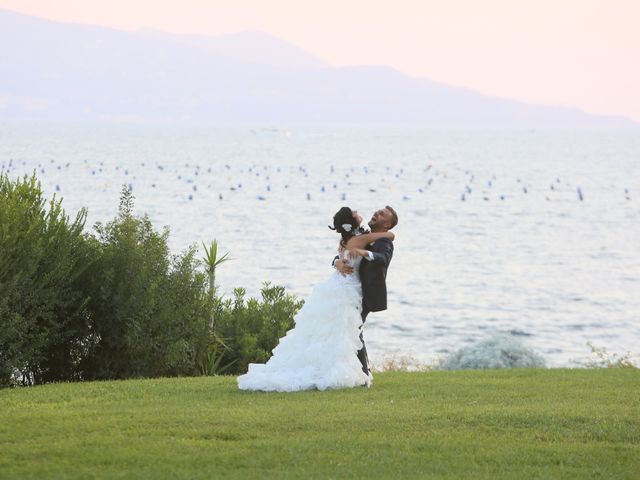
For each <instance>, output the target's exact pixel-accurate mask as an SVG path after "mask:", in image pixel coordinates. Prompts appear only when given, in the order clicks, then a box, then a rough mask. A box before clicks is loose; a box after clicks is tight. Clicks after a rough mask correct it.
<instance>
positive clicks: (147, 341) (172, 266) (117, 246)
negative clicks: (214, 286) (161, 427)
mask: <svg viewBox="0 0 640 480" xmlns="http://www.w3.org/2000/svg"><path fill="white" fill-rule="evenodd" d="M96 233H97V237H96V238H94V239H93V242H94V244H95V248H96V250H97V251H98V260H97V261H96V262H95V264H94V265H93V267H92V269H91V277H90V279H89V282H88V285H87V288H88V292H89V294H90V301H89V310H90V311H91V315H92V322H91V324H92V327H93V333H94V335H95V342H94V344H93V346H92V348H91V349H90V350H89V351H88V353H87V356H86V358H85V359H84V360H83V362H82V373H83V377H84V378H85V379H96V378H100V379H103V378H127V377H139V376H145V377H154V376H167V375H193V374H195V373H196V357H197V355H198V353H199V351H200V350H202V349H204V346H205V345H206V343H207V338H206V337H207V333H208V332H207V325H208V323H209V322H210V321H211V311H212V308H213V305H214V303H213V300H214V299H213V298H212V297H211V296H210V295H208V294H207V277H206V275H205V274H204V273H203V272H201V271H199V269H198V266H197V260H196V259H195V253H196V251H195V249H194V248H190V249H189V250H187V251H186V252H185V253H183V254H182V255H180V256H171V254H170V251H169V247H168V245H167V241H168V236H169V230H168V229H167V228H165V229H164V230H163V231H162V232H161V233H160V232H156V231H155V230H154V229H153V226H152V224H151V222H150V220H149V218H148V217H147V216H144V217H141V218H139V217H135V216H134V215H133V196H132V194H131V192H130V191H129V190H128V189H126V188H125V189H123V192H122V197H121V201H120V209H119V213H118V216H117V217H116V218H115V219H114V220H113V221H111V222H109V223H107V224H106V225H102V224H97V225H96Z"/></svg>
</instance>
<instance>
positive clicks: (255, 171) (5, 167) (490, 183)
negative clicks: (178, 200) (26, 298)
mask: <svg viewBox="0 0 640 480" xmlns="http://www.w3.org/2000/svg"><path fill="white" fill-rule="evenodd" d="M49 164H50V165H55V161H54V160H53V159H52V160H50V162H49ZM83 164H84V165H85V167H86V168H91V175H92V176H97V175H99V174H102V173H105V172H104V162H102V161H101V162H99V163H98V167H96V168H93V167H92V165H91V164H89V162H88V161H87V160H84V162H83ZM22 165H23V166H25V165H26V162H25V161H22ZM70 166H71V163H70V162H67V163H65V164H58V165H55V167H56V169H57V170H58V171H61V170H62V168H63V167H64V168H65V169H68V168H70ZM140 166H141V167H147V163H146V162H141V163H140ZM14 168H15V165H14V162H13V160H12V159H10V160H9V161H8V163H6V162H3V163H2V164H1V165H0V171H3V172H10V171H11V170H13V169H14ZM154 168H156V169H157V170H158V171H161V172H165V170H166V167H165V166H164V165H161V164H159V163H156V164H155V165H154ZM184 168H191V169H193V170H192V171H191V176H192V177H199V176H200V174H201V172H203V173H204V172H206V173H208V174H211V173H214V174H215V172H213V167H212V166H208V167H204V168H203V167H201V166H200V165H192V164H189V163H185V164H184ZM223 168H224V170H225V171H230V170H232V169H233V168H232V166H231V165H229V164H224V167H223ZM384 168H385V170H386V171H387V172H388V173H389V172H391V167H389V166H387V167H384ZM38 169H39V171H40V173H41V174H42V175H44V174H45V173H46V169H45V164H43V163H39V164H38ZM272 169H275V171H276V173H281V172H282V168H281V167H279V166H278V167H274V166H267V165H262V166H258V165H253V166H249V167H246V172H247V173H248V174H251V175H252V176H258V177H260V176H262V178H264V179H265V181H267V182H269V181H270V180H271V177H270V175H263V173H264V172H270V170H272ZM431 169H432V165H431V164H429V165H427V166H426V167H424V168H423V169H422V171H423V173H427V172H430V170H431ZM356 170H359V169H358V168H356V167H351V168H349V170H348V172H347V173H345V175H344V178H345V179H347V178H351V174H352V173H354V172H355V171H356ZM115 171H117V172H121V173H122V174H124V176H125V177H130V178H131V179H132V180H133V181H135V180H136V178H137V177H136V175H130V174H131V172H130V171H129V167H125V166H122V165H116V166H115ZM240 172H241V173H244V172H245V168H241V169H240ZM297 172H299V173H300V174H302V175H304V176H305V177H308V176H309V172H308V170H307V168H306V167H304V166H298V167H297ZM329 172H330V173H331V174H334V173H335V172H336V169H335V167H334V166H333V165H330V166H329ZM362 172H364V174H365V175H368V174H369V173H370V171H369V167H367V166H363V167H362ZM175 173H176V174H177V177H176V178H177V180H179V181H181V182H184V183H186V184H189V185H190V190H191V192H190V193H189V194H188V197H187V198H188V199H189V200H193V199H194V194H195V192H197V191H198V185H197V184H196V183H195V178H190V177H188V176H183V174H182V173H179V172H178V171H177V170H176V171H175ZM404 173H405V170H404V168H399V169H398V170H397V171H395V173H394V175H395V178H399V177H400V175H403V174H404ZM464 173H465V175H467V176H468V177H469V178H468V181H467V184H466V185H465V188H464V190H463V192H462V193H461V195H460V200H461V201H466V200H467V199H469V198H470V196H471V194H472V192H473V190H472V188H471V186H470V184H473V183H474V180H475V178H476V177H475V174H473V173H472V172H470V171H469V170H466V171H465V172H464ZM440 175H441V176H443V177H445V178H446V177H447V175H446V173H442V172H437V171H436V172H435V173H434V175H433V176H430V177H429V178H428V179H427V181H426V183H425V184H424V186H421V187H418V188H417V193H420V194H422V193H425V192H426V191H427V190H428V189H429V187H430V186H431V185H432V184H433V182H434V178H435V177H437V176H440ZM384 180H385V179H384V178H382V182H384ZM495 181H496V175H493V176H492V177H491V178H490V179H489V180H487V181H486V188H488V189H493V187H494V182H495ZM516 182H517V183H519V184H521V185H522V187H521V188H522V192H523V194H528V193H529V188H528V186H527V185H526V184H525V183H524V182H522V180H521V179H520V178H516ZM560 183H561V181H560V178H559V177H558V178H556V180H555V183H551V184H550V185H549V190H550V191H553V192H556V191H557V188H556V185H557V184H560ZM127 185H128V188H129V189H131V190H132V189H133V182H131V181H130V182H128V183H127ZM156 186H157V185H156V183H152V184H151V188H156ZM345 186H346V187H347V188H352V187H353V183H352V182H351V181H350V180H349V181H347V182H345ZM242 187H243V184H242V183H237V184H234V185H232V186H231V187H229V190H230V191H236V190H240V189H242ZM208 188H211V185H209V186H208ZM264 188H265V191H266V193H265V194H258V195H256V199H257V200H260V201H266V200H268V198H269V197H268V195H269V194H271V193H272V191H273V187H272V185H271V183H267V185H266V186H265V187H264ZM283 188H284V189H288V188H289V185H288V184H285V185H284V187H283ZM330 188H333V190H338V183H337V182H333V184H332V187H327V186H325V185H321V186H320V193H326V192H327V191H329V189H330ZM55 190H56V192H60V191H61V190H62V189H61V186H60V184H56V185H55ZM369 191H370V192H375V191H376V189H373V188H370V189H369ZM483 193H485V194H484V195H482V198H483V200H485V201H489V200H490V199H491V197H489V196H488V195H486V192H483ZM305 196H306V199H307V200H311V199H312V194H311V192H307V193H306V194H305ZM510 196H511V195H510ZM576 196H577V199H578V200H579V201H584V199H585V197H584V193H583V191H582V188H581V187H577V188H576ZM624 197H625V198H626V199H627V200H631V195H630V193H629V189H628V188H625V189H624ZM218 198H219V199H220V200H223V199H224V196H223V194H222V193H219V194H218ZM340 198H341V199H342V200H345V199H346V193H345V192H342V193H341V194H340ZM498 198H499V199H500V200H506V198H507V195H505V194H501V195H499V196H498ZM545 199H546V200H551V197H549V196H545ZM402 200H404V201H409V200H411V197H410V196H409V195H403V196H402Z"/></svg>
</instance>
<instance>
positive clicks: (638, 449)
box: [0, 369, 640, 479]
mask: <svg viewBox="0 0 640 480" xmlns="http://www.w3.org/2000/svg"><path fill="white" fill-rule="evenodd" d="M0 477H1V478H11V479H14V478H38V479H40V478H82V479H84V478H127V479H128V478H154V479H155V478H216V477H236V478H247V477H249V478H283V477H288V478H310V477H311V478H336V477H340V478H469V479H471V478H473V479H475V478H492V479H493V478H505V479H529V478H540V479H548V478H562V479H565V478H576V479H585V478H629V479H638V478H640V371H639V370H631V369H629V370H627V369H601V370H496V371H469V372H427V373H379V374H377V375H376V376H375V382H374V386H373V387H372V388H371V389H366V388H357V389H349V390H337V391H326V392H315V391H314V392H302V393H288V394H280V393H268V394H267V393H257V392H241V391H239V390H237V388H236V383H235V378H232V377H208V378H181V379H157V380H135V381H120V382H92V383H84V384H83V383H76V384H58V385H48V386H42V387H35V388H22V389H11V390H9V389H5V390H0Z"/></svg>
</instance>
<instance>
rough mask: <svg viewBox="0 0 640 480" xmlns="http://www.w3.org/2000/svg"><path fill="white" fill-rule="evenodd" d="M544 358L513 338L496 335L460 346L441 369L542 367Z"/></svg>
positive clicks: (447, 358) (445, 360) (446, 359)
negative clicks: (463, 346) (472, 343)
mask: <svg viewBox="0 0 640 480" xmlns="http://www.w3.org/2000/svg"><path fill="white" fill-rule="evenodd" d="M542 367H545V361H544V358H542V357H541V356H540V355H539V354H538V353H536V352H534V351H533V350H530V349H529V348H527V347H525V346H524V345H523V344H522V343H520V342H518V341H517V340H515V339H514V338H511V337H507V336H504V335H496V336H493V337H491V338H488V339H486V340H483V341H481V342H478V343H476V344H474V345H470V346H468V347H465V348H461V349H460V350H457V351H455V352H453V353H451V354H450V355H449V356H448V357H446V358H445V359H444V362H443V363H442V366H441V368H442V369H443V370H476V369H484V368H542Z"/></svg>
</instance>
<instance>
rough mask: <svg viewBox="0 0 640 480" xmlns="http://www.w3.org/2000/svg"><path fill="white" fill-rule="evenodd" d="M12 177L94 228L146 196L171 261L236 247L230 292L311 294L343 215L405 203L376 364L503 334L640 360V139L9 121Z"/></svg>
mask: <svg viewBox="0 0 640 480" xmlns="http://www.w3.org/2000/svg"><path fill="white" fill-rule="evenodd" d="M0 169H2V171H3V172H4V173H5V174H7V175H9V176H11V177H12V178H15V177H18V176H22V175H30V174H31V173H33V172H35V173H36V175H37V176H38V178H39V180H40V181H41V183H42V187H43V189H44V191H45V193H46V195H48V196H53V195H55V196H56V197H57V198H62V199H63V206H64V208H65V209H66V211H67V213H68V214H70V215H71V216H75V214H76V213H77V212H78V211H79V210H80V209H81V208H83V207H86V208H87V209H88V221H87V228H89V229H92V228H93V225H94V224H95V223H96V222H107V221H109V220H110V219H112V218H113V217H114V216H115V215H116V214H117V210H118V200H119V196H120V193H121V191H122V189H123V188H127V189H131V191H132V192H133V194H134V196H135V211H136V213H137V214H139V215H144V214H147V215H148V216H149V218H150V219H151V220H152V222H153V224H154V225H155V226H156V228H157V229H158V230H160V229H162V228H163V227H164V226H168V227H169V229H170V237H169V242H170V246H171V248H172V250H173V252H174V253H176V254H177V253H180V252H181V251H184V250H185V249H186V248H188V247H189V246H190V245H195V246H197V247H198V248H199V250H200V252H201V254H202V255H204V252H203V248H202V245H203V243H204V244H210V242H211V241H212V240H213V239H216V240H217V241H218V244H219V251H220V253H226V252H228V253H229V258H230V259H231V260H230V261H228V262H226V263H224V264H222V265H220V267H219V270H218V272H217V281H218V283H219V288H220V291H221V292H223V293H224V294H225V295H231V294H232V293H233V289H234V288H235V287H243V288H245V289H246V290H247V293H248V295H251V296H258V295H260V289H261V288H262V286H263V284H264V282H271V283H272V284H277V285H282V286H284V287H285V288H286V289H287V291H288V292H289V293H292V294H294V295H296V296H299V297H300V298H303V299H304V298H305V297H307V296H308V295H309V294H310V293H311V291H312V289H313V287H314V285H316V284H317V283H319V282H322V281H323V280H324V279H326V278H327V277H328V276H329V275H332V274H333V270H332V267H331V261H332V259H333V257H334V254H335V252H336V248H337V244H338V238H337V235H336V233H335V232H333V231H331V230H330V229H329V228H328V225H330V224H331V223H332V216H333V214H334V213H335V212H336V211H337V210H338V209H339V208H340V207H342V206H344V205H347V206H349V207H351V208H353V209H356V210H358V211H359V212H361V214H362V215H363V216H364V217H365V218H366V219H368V218H370V216H371V214H372V213H373V212H374V211H375V210H376V209H378V208H380V207H384V206H386V205H391V206H393V207H394V209H395V210H396V211H397V212H398V216H399V224H398V226H397V227H396V228H395V229H394V230H395V233H396V239H395V253H394V256H393V260H392V262H391V265H390V268H389V271H388V276H387V286H388V299H389V305H388V309H387V310H386V311H383V312H378V313H373V314H371V315H370V316H369V318H368V320H367V322H366V325H365V339H366V341H367V348H368V350H369V356H370V358H371V361H372V363H373V364H374V365H376V364H378V365H380V364H382V363H383V362H385V361H387V360H388V359H389V358H391V359H393V358H405V359H411V360H412V361H416V362H418V363H425V364H433V363H437V362H438V361H439V360H441V359H442V358H444V357H446V355H448V354H449V353H451V352H453V351H455V350H457V349H459V348H463V347H466V346H469V345H472V344H474V343H476V342H479V341H482V340H485V339H487V338H489V337H492V336H494V335H497V334H499V335H507V336H512V337H515V338H517V339H518V340H519V341H521V342H522V343H523V344H525V345H526V346H527V347H529V348H531V349H532V350H535V351H536V352H538V353H539V354H541V355H542V356H543V357H544V358H545V360H546V361H547V364H548V365H549V366H551V367H576V366H581V365H584V363H585V361H587V359H589V358H592V355H593V354H592V352H591V347H590V346H589V344H591V345H593V346H595V347H597V348H605V349H607V351H608V352H610V354H618V355H624V354H626V352H630V353H631V355H632V357H633V358H636V359H637V358H638V354H640V130H627V131H607V130H603V131H597V130H582V131H571V130H473V131H465V130H437V129H420V128H400V127H384V128H382V127H379V128H364V127H362V128H356V127H342V126H341V127H338V126H334V127H331V126H299V127H296V126H295V125H293V126H292V125H288V126H280V125H276V126H237V127H221V126H213V125H201V124H200V125H194V124H139V123H138V124H133V123H128V124H127V123H121V124H113V123H111V124H96V123H93V124H82V123H72V122H68V123H55V124H53V123H18V122H3V123H0Z"/></svg>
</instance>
